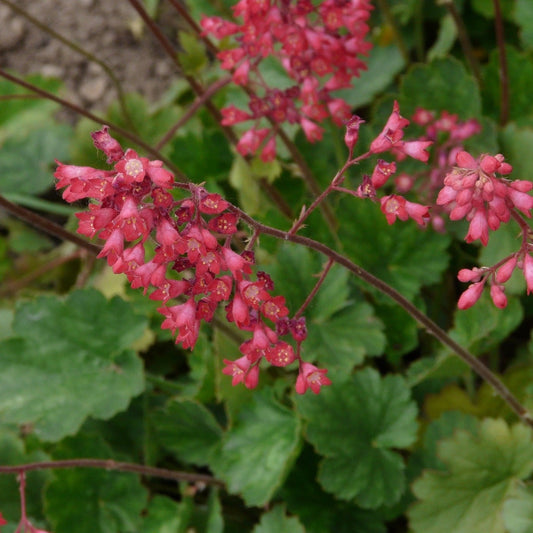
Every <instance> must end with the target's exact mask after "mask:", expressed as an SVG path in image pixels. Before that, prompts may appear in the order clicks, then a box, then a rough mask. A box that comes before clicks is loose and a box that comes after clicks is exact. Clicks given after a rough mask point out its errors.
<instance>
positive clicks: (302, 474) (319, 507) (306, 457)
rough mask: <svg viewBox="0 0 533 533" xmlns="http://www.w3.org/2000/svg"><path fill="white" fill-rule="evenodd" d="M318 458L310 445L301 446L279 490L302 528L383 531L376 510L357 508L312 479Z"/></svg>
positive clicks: (362, 532)
mask: <svg viewBox="0 0 533 533" xmlns="http://www.w3.org/2000/svg"><path fill="white" fill-rule="evenodd" d="M318 460H319V458H318V456H317V455H316V454H315V453H313V451H312V450H311V446H304V448H303V450H302V453H301V454H300V456H299V457H298V460H297V461H296V464H295V465H294V467H293V468H292V469H291V473H290V474H289V477H288V478H287V481H286V482H285V484H284V485H283V487H282V489H281V491H280V494H279V495H280V497H281V498H282V499H283V501H285V502H287V508H288V510H289V511H290V512H291V513H293V514H296V515H298V517H299V518H300V520H301V522H302V524H303V525H304V526H305V528H306V529H305V530H306V532H307V533H324V532H326V531H327V532H329V531H334V532H335V533H353V531H354V530H355V531H357V533H385V526H384V524H383V515H382V513H380V511H379V510H377V511H370V510H366V509H361V508H360V507H358V506H357V505H355V504H354V503H353V502H345V501H339V500H338V499H336V498H335V497H334V496H333V495H331V494H328V493H326V492H324V491H323V490H322V487H321V486H320V485H319V484H318V483H317V480H316V478H317V470H318Z"/></svg>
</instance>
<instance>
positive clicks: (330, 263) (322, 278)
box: [293, 259, 333, 318]
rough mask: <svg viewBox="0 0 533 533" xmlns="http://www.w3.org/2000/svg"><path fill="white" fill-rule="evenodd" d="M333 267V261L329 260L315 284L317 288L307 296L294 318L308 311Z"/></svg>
mask: <svg viewBox="0 0 533 533" xmlns="http://www.w3.org/2000/svg"><path fill="white" fill-rule="evenodd" d="M332 266H333V259H329V260H328V262H327V263H326V265H325V266H324V268H323V269H322V272H321V273H320V277H319V278H318V281H317V282H316V283H315V286H314V287H313V289H312V290H311V292H310V293H309V294H308V295H307V298H306V299H305V301H304V303H303V304H302V305H301V306H300V309H298V311H296V313H294V317H293V318H298V317H300V315H302V313H303V312H304V311H305V310H306V309H307V306H308V305H309V304H310V303H311V302H312V301H313V298H314V297H315V296H316V293H317V292H318V290H319V289H320V287H321V286H322V284H323V283H324V281H325V280H326V276H327V275H328V272H329V270H330V268H331V267H332Z"/></svg>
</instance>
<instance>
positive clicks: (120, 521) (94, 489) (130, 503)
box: [45, 434, 147, 533]
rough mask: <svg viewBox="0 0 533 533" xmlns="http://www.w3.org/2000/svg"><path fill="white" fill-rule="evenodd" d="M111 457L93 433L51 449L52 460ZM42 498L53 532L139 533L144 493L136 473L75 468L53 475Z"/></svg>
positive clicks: (101, 441) (144, 490)
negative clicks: (131, 532)
mask: <svg viewBox="0 0 533 533" xmlns="http://www.w3.org/2000/svg"><path fill="white" fill-rule="evenodd" d="M110 456H111V450H110V449H109V447H108V446H107V445H106V444H105V443H104V441H103V440H102V439H101V438H100V437H99V436H97V435H95V434H92V435H84V436H83V437H82V436H78V437H75V438H67V439H65V440H64V441H63V442H62V443H61V444H60V445H59V446H58V447H57V448H56V449H55V450H54V459H73V458H76V457H91V458H95V459H97V458H101V459H109V457H110ZM45 499H46V510H47V515H48V517H49V518H50V521H51V522H52V525H53V531H54V533H70V532H72V531H73V528H75V530H76V532H77V533H99V532H102V533H122V532H124V531H138V530H139V529H138V528H139V525H140V521H141V512H142V510H143V509H144V507H145V505H146V500H147V491H146V489H145V488H144V487H143V486H142V485H141V481H140V479H139V476H137V475H136V474H125V473H122V472H109V471H106V470H103V469H94V468H74V469H70V470H57V471H55V472H54V479H53V481H52V482H51V483H49V485H48V487H47V489H46V493H45Z"/></svg>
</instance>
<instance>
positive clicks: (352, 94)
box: [335, 45, 405, 109]
mask: <svg viewBox="0 0 533 533" xmlns="http://www.w3.org/2000/svg"><path fill="white" fill-rule="evenodd" d="M365 63H366V66H367V69H366V70H363V71H361V73H360V76H359V77H358V78H357V79H355V80H354V81H353V87H351V88H350V89H342V90H340V91H336V92H335V96H337V97H339V98H342V99H343V100H345V101H346V102H347V103H348V104H350V107H352V108H353V109H357V108H359V107H362V106H364V105H368V104H369V103H371V102H372V100H373V98H375V97H376V95H378V94H379V93H381V92H383V91H384V90H385V89H386V88H387V86H388V85H389V84H390V83H391V82H392V81H393V80H394V78H395V77H396V75H397V74H398V73H399V72H400V70H401V69H402V68H403V67H404V65H405V61H404V59H403V57H402V54H401V52H400V50H399V48H398V47H397V46H394V45H391V46H374V47H373V48H372V50H371V51H370V54H369V56H368V58H365Z"/></svg>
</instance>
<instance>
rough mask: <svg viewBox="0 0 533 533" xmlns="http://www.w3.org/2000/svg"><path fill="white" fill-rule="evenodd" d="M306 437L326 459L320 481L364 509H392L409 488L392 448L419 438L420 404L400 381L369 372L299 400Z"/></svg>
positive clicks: (399, 378) (367, 370)
mask: <svg viewBox="0 0 533 533" xmlns="http://www.w3.org/2000/svg"><path fill="white" fill-rule="evenodd" d="M296 403H297V406H298V409H299V410H300V411H301V412H302V414H303V416H304V417H305V418H306V419H307V420H308V428H307V437H308V440H309V441H310V442H311V444H313V446H314V447H315V448H316V450H317V451H318V453H320V454H321V455H323V456H325V459H324V460H323V462H322V465H321V469H320V473H319V478H318V481H319V482H320V484H321V485H322V486H323V487H324V489H325V490H326V491H328V492H331V493H333V494H335V495H336V496H337V497H338V498H342V499H346V500H348V499H352V498H355V501H356V503H357V504H358V505H360V506H361V507H365V508H374V509H375V508H377V507H379V506H381V505H392V504H394V503H396V502H398V501H399V499H400V497H401V496H402V493H403V491H404V489H405V476H404V463H403V459H402V457H401V456H400V455H399V454H398V453H397V452H396V451H393V450H392V448H404V447H406V446H409V445H410V444H411V443H412V442H413V441H414V440H415V438H416V431H417V422H416V405H415V403H414V402H413V401H412V400H411V398H410V391H409V388H408V387H407V386H406V384H405V381H404V380H403V379H402V378H401V377H400V376H393V375H389V376H386V377H385V378H381V377H380V375H379V374H378V373H377V372H376V371H375V370H373V369H370V368H367V369H364V370H362V371H360V372H358V373H357V374H356V375H355V376H352V377H351V378H350V379H349V380H348V381H346V382H344V383H335V385H334V386H332V387H328V388H326V389H325V390H324V391H321V392H320V394H319V395H317V396H311V395H309V394H308V395H305V396H303V397H299V398H297V402H296Z"/></svg>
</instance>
